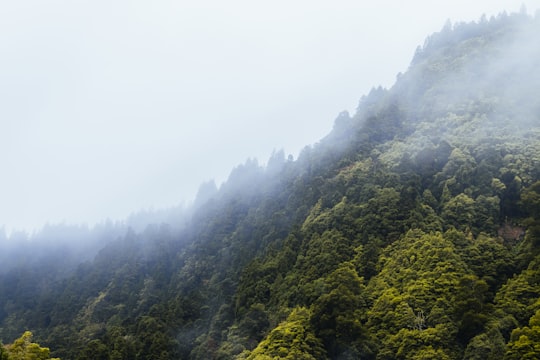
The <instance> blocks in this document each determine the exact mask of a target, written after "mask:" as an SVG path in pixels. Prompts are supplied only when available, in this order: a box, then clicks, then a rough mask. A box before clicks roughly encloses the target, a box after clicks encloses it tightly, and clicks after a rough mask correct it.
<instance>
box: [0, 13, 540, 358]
mask: <svg viewBox="0 0 540 360" xmlns="http://www.w3.org/2000/svg"><path fill="white" fill-rule="evenodd" d="M538 33H540V17H538V16H536V17H529V16H527V15H526V14H525V13H523V12H522V13H518V14H511V15H507V14H501V15H499V16H498V17H494V18H491V19H489V20H488V19H486V18H482V19H481V20H480V21H478V22H473V23H458V24H447V25H446V26H444V28H443V29H442V30H441V31H440V32H438V33H435V34H432V35H430V36H429V37H428V38H427V39H426V42H425V44H424V45H423V46H421V47H419V48H418V49H417V51H416V54H415V56H414V58H413V59H412V62H411V65H410V67H409V69H408V70H407V72H405V73H404V74H400V75H399V76H398V78H397V80H396V83H395V85H394V86H393V87H392V88H390V89H383V88H374V89H373V90H372V91H371V92H370V93H369V94H367V95H366V96H364V97H362V99H361V100H360V103H359V106H358V109H357V111H356V113H355V114H354V115H352V116H351V115H350V114H348V113H346V112H344V113H342V114H340V115H339V117H338V118H337V119H336V121H335V125H334V128H333V130H332V131H331V133H330V134H328V136H326V137H325V138H323V139H322V140H321V141H320V142H319V143H317V144H315V145H314V146H307V147H306V148H305V149H304V150H303V151H302V152H301V154H300V155H299V157H298V159H297V160H293V159H286V158H285V156H284V153H283V152H276V153H274V154H273V155H272V158H271V159H270V161H269V162H268V165H267V166H266V167H262V166H260V165H259V164H258V162H257V161H256V160H253V159H250V160H248V161H246V163H244V164H242V165H239V166H238V167H237V168H235V169H233V170H232V172H231V175H230V177H229V179H228V180H227V182H226V183H224V184H223V185H222V186H221V187H219V188H217V187H216V185H215V184H214V183H207V184H203V185H202V186H201V190H200V192H199V198H198V200H197V201H196V207H194V208H193V209H191V210H189V211H188V210H186V211H184V212H183V213H182V214H181V215H180V214H179V215H175V216H174V217H171V216H169V215H167V214H162V215H160V216H157V217H154V218H153V220H152V221H151V222H153V223H152V224H149V225H148V226H147V227H145V228H134V227H132V228H131V229H127V228H125V227H121V226H120V227H118V226H113V225H110V226H104V227H102V228H96V229H73V231H70V232H68V233H69V234H70V236H66V237H65V241H64V240H62V241H57V242H53V243H54V244H56V245H54V246H53V245H51V246H44V245H42V247H41V248H39V251H37V252H36V251H34V250H35V248H33V247H34V246H37V245H36V243H33V242H32V241H30V240H29V241H28V242H27V243H26V244H29V245H24V244H25V243H23V244H22V245H17V246H15V247H13V248H10V249H5V251H3V252H2V255H1V256H2V259H5V261H6V264H5V265H4V266H3V267H2V268H1V269H0V270H1V271H0V339H2V340H3V343H4V344H12V345H6V346H5V347H4V348H0V358H2V359H4V357H5V356H6V355H5V354H6V349H7V356H8V357H7V359H11V358H13V357H10V356H12V355H11V354H10V351H12V350H13V349H14V347H16V346H17V345H16V344H19V342H20V337H21V334H23V338H25V336H27V334H28V333H26V332H25V331H31V332H32V333H33V335H34V337H35V339H36V341H38V342H39V343H40V344H44V345H45V346H47V347H48V348H50V354H49V353H47V356H49V355H50V356H55V357H60V358H63V359H235V358H236V359H274V358H286V359H358V358H361V359H377V360H383V359H534V358H538V357H540V350H539V349H540V337H539V333H540V282H539V281H538V278H539V276H540V250H539V249H540V247H539V244H540V99H539V98H538V96H537V94H538V90H539V89H540V73H539V72H538V71H537V70H538V68H539V66H540V45H539V43H538V42H537V41H536V40H535V39H536V38H537V34H538ZM307 120H309V119H307ZM173 219H176V220H173ZM138 223H140V221H139V222H138ZM63 231H64V230H62V229H56V230H55V231H52V229H49V230H47V229H45V230H44V232H43V233H42V234H41V235H39V234H38V235H36V236H38V237H39V236H45V235H46V234H47V232H49V234H50V237H51V238H56V239H60V240H61V239H62V235H61V234H62V233H63ZM44 234H45V235H44ZM64 234H66V232H64ZM71 234H72V235H71ZM85 234H86V235H85ZM85 236H86V238H85ZM80 238H83V239H86V240H85V241H83V242H82V243H84V244H89V245H87V246H90V248H91V249H92V251H87V249H85V250H84V251H82V252H80V253H78V252H77V249H79V248H78V247H77V246H74V245H72V244H75V243H76V242H77V241H78V239H80ZM17 244H20V243H17ZM25 246H28V247H25ZM70 246H73V247H72V248H71V247H70ZM82 254H92V255H93V257H85V256H82ZM63 258H65V259H73V260H71V261H66V262H64V261H59V259H63ZM15 259H21V260H20V261H14V260H15ZM8 260H10V261H8ZM17 339H19V340H17ZM10 349H11V350H10ZM32 349H38V350H39V351H42V350H40V349H42V348H41V346H39V345H37V343H36V345H35V346H34V345H32ZM43 358H47V357H43Z"/></svg>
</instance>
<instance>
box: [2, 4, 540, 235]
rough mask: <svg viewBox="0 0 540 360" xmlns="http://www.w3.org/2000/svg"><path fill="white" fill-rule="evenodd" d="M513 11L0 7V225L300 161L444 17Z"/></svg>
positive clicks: (80, 215)
mask: <svg viewBox="0 0 540 360" xmlns="http://www.w3.org/2000/svg"><path fill="white" fill-rule="evenodd" d="M521 4H522V3H521V2H516V1H493V0H490V1H487V0H486V1H469V0H468V1H461V0H460V1H452V2H449V1H433V0H431V1H428V0H426V1H400V2H398V1H371V2H366V1H359V0H351V1H347V0H332V1H329V0H326V1H318V0H293V1H291V0H287V1H285V0H274V1H264V2H263V1H254V0H251V1H248V0H246V1H242V0H229V1H222V0H210V1H209V0H196V1H195V0H193V1H181V0H177V1H173V0H170V1H165V0H152V1H149V0H148V1H142V0H116V1H114V0H106V1H105V0H88V1H82V0H81V1H75V0H34V1H29V0H0V136H1V138H0V168H1V173H0V226H1V225H2V224H4V225H5V229H6V231H8V232H9V231H11V230H12V229H26V230H29V231H31V230H32V229H36V228H40V227H41V226H43V225H44V224H45V223H46V222H51V223H60V222H67V223H89V224H93V223H95V222H99V221H101V220H103V219H105V218H111V219H122V218H124V217H125V216H127V215H128V214H129V213H131V212H133V211H137V210H140V209H144V208H162V207H169V206H173V205H176V204H178V203H181V202H189V201H191V200H192V199H193V197H194V195H195V193H196V191H197V189H198V186H199V184H200V183H201V182H203V181H208V180H211V179H215V181H216V183H217V184H218V185H219V184H220V183H221V182H223V181H224V180H226V178H227V176H228V174H229V172H230V170H231V169H232V168H233V167H234V166H236V165H238V164H239V163H243V162H244V161H245V160H246V159H247V158H250V157H255V158H257V159H258V160H259V162H260V163H265V162H266V160H267V159H268V157H269V156H270V154H271V153H272V151H273V150H274V149H276V150H279V149H284V150H285V153H286V154H292V155H293V156H294V157H296V155H297V154H298V152H299V150H300V149H302V148H303V147H304V146H305V145H308V144H313V143H315V142H317V141H318V140H319V139H320V138H322V137H323V136H324V135H326V134H327V133H328V132H329V131H330V130H331V128H332V124H333V121H334V119H335V117H336V116H337V114H338V113H339V112H341V111H343V110H348V111H349V112H351V113H354V111H355V108H356V105H357V103H358V100H359V99H360V97H361V96H362V95H364V94H366V93H367V92H369V90H370V89H371V88H372V87H373V86H378V85H382V86H384V87H390V86H391V85H392V84H393V82H394V80H395V77H396V75H397V74H398V73H399V72H404V71H405V70H406V69H407V66H408V64H409V62H410V60H411V58H412V56H413V54H414V51H415V49H416V47H417V46H418V45H421V44H423V42H424V39H425V38H426V37H427V36H428V35H429V34H431V33H433V32H435V31H439V30H440V29H441V28H442V27H443V25H444V23H445V21H446V20H447V19H450V20H451V21H453V22H458V21H472V20H477V19H479V18H480V16H481V15H482V14H486V15H487V16H488V17H489V16H491V15H496V14H498V13H499V12H501V11H503V10H506V11H508V12H516V11H519V9H520V7H521ZM523 4H525V5H526V7H527V10H528V12H529V13H531V14H532V13H534V12H535V11H536V9H538V8H540V0H537V1H524V2H523Z"/></svg>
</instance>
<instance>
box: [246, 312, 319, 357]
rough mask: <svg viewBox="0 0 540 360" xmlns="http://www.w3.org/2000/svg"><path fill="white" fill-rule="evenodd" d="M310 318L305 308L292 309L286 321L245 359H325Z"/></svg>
mask: <svg viewBox="0 0 540 360" xmlns="http://www.w3.org/2000/svg"><path fill="white" fill-rule="evenodd" d="M310 316H311V314H310V311H309V310H308V309H306V308H297V309H294V310H293V311H292V312H291V314H290V315H289V317H288V318H287V320H285V321H284V322H282V323H281V324H279V325H278V326H277V327H276V328H274V329H273V330H272V331H271V332H270V334H268V336H267V337H266V339H264V340H263V341H261V342H260V343H259V345H258V346H257V347H256V348H255V349H254V350H253V351H252V352H251V353H250V354H249V355H248V356H247V359H248V360H255V359H276V358H279V359H291V360H296V359H301V360H315V359H326V352H325V351H324V348H323V346H322V342H321V340H320V339H319V338H317V337H316V336H315V333H314V331H313V329H312V327H311V325H310V323H309V318H310Z"/></svg>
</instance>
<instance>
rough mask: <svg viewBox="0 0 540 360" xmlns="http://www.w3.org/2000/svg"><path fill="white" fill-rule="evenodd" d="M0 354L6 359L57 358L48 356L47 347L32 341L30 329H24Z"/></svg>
mask: <svg viewBox="0 0 540 360" xmlns="http://www.w3.org/2000/svg"><path fill="white" fill-rule="evenodd" d="M1 354H2V357H4V358H6V359H8V360H47V359H52V360H59V359H57V358H54V359H53V358H51V357H50V350H49V348H46V347H41V346H39V344H37V343H33V342H32V333H31V332H30V331H25V332H24V334H22V335H21V337H20V338H18V339H16V340H15V341H14V342H13V344H11V345H8V346H7V347H6V349H5V352H2V353H1ZM6 354H7V356H6Z"/></svg>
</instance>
